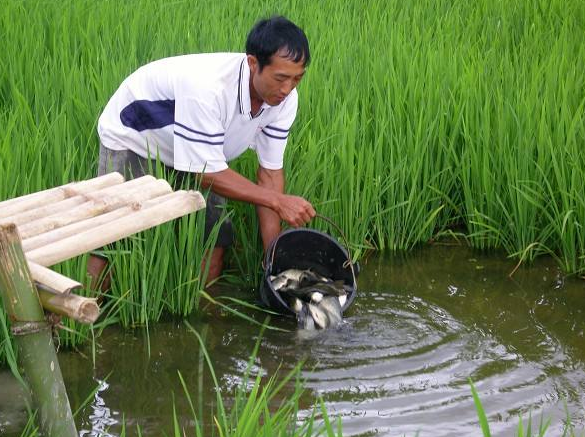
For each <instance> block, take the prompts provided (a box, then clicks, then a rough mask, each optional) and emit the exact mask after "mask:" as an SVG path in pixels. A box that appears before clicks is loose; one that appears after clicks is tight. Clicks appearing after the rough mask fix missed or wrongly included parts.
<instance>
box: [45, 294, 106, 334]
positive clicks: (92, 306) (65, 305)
mask: <svg viewBox="0 0 585 437" xmlns="http://www.w3.org/2000/svg"><path fill="white" fill-rule="evenodd" d="M37 290H38V292H39V298H40V299H41V303H42V304H43V308H44V309H46V310H47V311H50V312H52V313H54V314H58V315H60V316H65V317H69V318H70V319H73V320H76V321H77V322H79V323H84V324H86V325H90V324H92V323H94V322H95V321H96V320H97V318H98V317H99V315H100V307H99V306H98V304H97V302H96V299H93V298H89V297H82V296H78V295H76V294H63V293H59V292H58V291H56V290H52V289H51V288H49V287H45V286H41V287H38V288H37Z"/></svg>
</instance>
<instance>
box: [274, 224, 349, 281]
mask: <svg viewBox="0 0 585 437" xmlns="http://www.w3.org/2000/svg"><path fill="white" fill-rule="evenodd" d="M314 218H320V219H321V220H324V221H326V222H327V223H329V224H330V225H331V226H333V227H334V228H335V229H336V230H337V232H339V234H340V235H341V238H343V242H344V244H345V250H346V251H347V260H346V261H345V262H344V263H343V268H344V269H346V268H347V267H348V266H349V267H350V268H351V276H352V278H353V285H354V286H355V285H357V280H356V277H355V270H354V268H353V263H352V262H351V253H350V251H349V243H348V241H347V238H346V237H345V234H344V233H343V231H342V230H341V228H340V227H339V225H338V224H337V223H335V222H334V221H333V220H331V219H330V218H329V217H325V216H324V215H321V214H319V213H317V214H315V217H314ZM279 238H280V235H279V236H278V237H276V240H274V244H273V245H272V253H271V254H270V266H269V267H270V268H272V265H273V264H274V254H275V253H276V243H278V239H279ZM262 264H264V261H262ZM262 267H264V269H265V270H266V267H267V266H264V265H263V266H262Z"/></svg>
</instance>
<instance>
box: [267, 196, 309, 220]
mask: <svg viewBox="0 0 585 437" xmlns="http://www.w3.org/2000/svg"><path fill="white" fill-rule="evenodd" d="M276 212H277V213H278V215H279V216H280V218H281V219H282V220H284V221H285V222H287V223H288V224H289V225H290V226H293V227H295V228H297V227H299V226H303V225H304V224H305V223H307V222H309V221H310V220H311V219H312V218H313V217H315V214H316V212H315V209H314V208H313V205H311V203H310V202H308V201H307V200H305V199H303V198H302V197H299V196H291V195H289V194H281V195H280V196H279V197H278V207H277V208H276Z"/></svg>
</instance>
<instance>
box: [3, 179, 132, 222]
mask: <svg viewBox="0 0 585 437" xmlns="http://www.w3.org/2000/svg"><path fill="white" fill-rule="evenodd" d="M122 182H124V176H122V175H121V174H120V173H108V174H106V175H103V176H99V177H97V178H93V179H88V180H86V181H81V182H72V183H70V184H66V185H62V186H60V187H55V188H50V189H48V190H44V191H39V192H37V193H32V194H27V195H25V196H20V197H15V198H14V199H9V200H5V201H3V202H0V219H4V218H6V217H10V216H13V215H16V214H19V213H22V212H24V211H27V210H29V209H35V208H39V207H42V206H44V205H48V204H51V203H56V202H60V201H62V200H64V199H67V198H68V197H73V196H77V195H79V194H84V193H89V192H91V191H95V190H100V189H102V188H105V187H109V186H112V185H117V184H121V183H122Z"/></svg>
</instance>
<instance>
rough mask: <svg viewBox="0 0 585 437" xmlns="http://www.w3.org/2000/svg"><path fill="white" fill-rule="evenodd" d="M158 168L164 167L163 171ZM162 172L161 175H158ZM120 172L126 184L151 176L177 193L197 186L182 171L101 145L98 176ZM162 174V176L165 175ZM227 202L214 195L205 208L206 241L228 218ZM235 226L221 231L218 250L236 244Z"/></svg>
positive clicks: (208, 199) (217, 244) (127, 151)
mask: <svg viewBox="0 0 585 437" xmlns="http://www.w3.org/2000/svg"><path fill="white" fill-rule="evenodd" d="M157 164H158V166H160V167H162V168H160V169H158V168H157ZM157 170H160V171H157ZM114 171H117V172H118V173H121V174H123V175H124V177H125V178H126V180H130V179H133V178H138V177H140V176H144V175H147V174H152V175H154V176H157V177H160V176H164V178H165V179H166V180H167V181H169V183H171V185H172V186H173V188H174V189H175V190H179V189H185V188H188V187H189V186H190V185H191V186H192V185H193V184H194V178H193V176H192V173H189V172H185V171H179V170H175V169H172V168H170V167H167V166H165V165H164V164H162V163H161V162H158V163H157V161H156V160H155V159H150V160H149V159H145V158H142V157H141V156H139V155H137V154H136V153H134V152H132V151H131V150H111V149H107V148H106V147H104V146H103V145H102V144H100V159H99V165H98V176H102V175H104V174H106V173H111V172H114ZM161 172H162V174H161ZM225 204H226V199H225V198H224V197H221V196H220V195H218V194H215V193H214V192H212V191H210V192H209V195H208V196H207V206H206V207H205V238H206V239H207V237H208V236H209V234H210V233H211V230H212V229H213V226H214V225H215V224H216V223H218V222H219V221H220V219H221V218H222V214H224V207H225ZM233 234H234V233H233V228H232V222H231V220H230V219H229V218H227V219H225V220H224V221H223V223H222V224H221V226H220V228H219V233H218V235H217V240H216V243H215V246H216V247H228V246H229V245H230V244H232V241H233V238H234V237H233Z"/></svg>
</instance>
